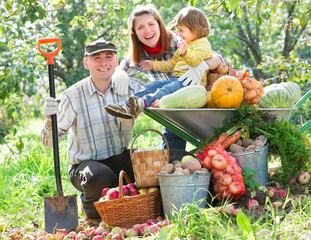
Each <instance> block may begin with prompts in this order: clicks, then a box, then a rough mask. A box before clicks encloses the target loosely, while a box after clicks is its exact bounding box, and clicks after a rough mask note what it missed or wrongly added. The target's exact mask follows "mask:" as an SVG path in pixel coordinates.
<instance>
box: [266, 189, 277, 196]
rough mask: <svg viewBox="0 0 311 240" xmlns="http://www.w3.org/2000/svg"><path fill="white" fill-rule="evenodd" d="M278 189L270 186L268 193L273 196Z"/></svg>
mask: <svg viewBox="0 0 311 240" xmlns="http://www.w3.org/2000/svg"><path fill="white" fill-rule="evenodd" d="M276 192H277V190H276V189H275V188H274V187H268V191H267V194H268V196H269V197H270V198H272V197H273V196H274V195H275V194H276Z"/></svg>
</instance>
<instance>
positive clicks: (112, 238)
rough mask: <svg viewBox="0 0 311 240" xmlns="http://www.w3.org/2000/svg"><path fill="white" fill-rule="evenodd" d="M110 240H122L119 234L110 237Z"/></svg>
mask: <svg viewBox="0 0 311 240" xmlns="http://www.w3.org/2000/svg"><path fill="white" fill-rule="evenodd" d="M109 239H110V238H109ZM111 240H123V237H122V235H121V233H115V234H113V235H112V237H111Z"/></svg>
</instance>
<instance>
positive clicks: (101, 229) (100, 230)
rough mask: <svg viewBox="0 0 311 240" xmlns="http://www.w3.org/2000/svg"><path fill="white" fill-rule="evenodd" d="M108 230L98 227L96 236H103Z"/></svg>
mask: <svg viewBox="0 0 311 240" xmlns="http://www.w3.org/2000/svg"><path fill="white" fill-rule="evenodd" d="M105 231H106V230H105V229H104V228H102V227H98V228H96V230H95V236H98V235H101V234H102V233H103V232H105Z"/></svg>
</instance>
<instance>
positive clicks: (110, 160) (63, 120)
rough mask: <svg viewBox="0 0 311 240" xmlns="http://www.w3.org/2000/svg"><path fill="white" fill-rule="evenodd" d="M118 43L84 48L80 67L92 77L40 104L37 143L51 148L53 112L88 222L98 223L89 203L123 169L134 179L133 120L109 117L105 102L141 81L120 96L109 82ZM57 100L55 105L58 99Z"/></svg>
mask: <svg viewBox="0 0 311 240" xmlns="http://www.w3.org/2000/svg"><path fill="white" fill-rule="evenodd" d="M116 53H117V50H116V46H115V45H114V44H113V43H111V42H108V41H105V40H97V41H94V42H91V43H89V44H87V45H86V46H85V58H84V66H85V68H86V69H88V70H89V72H90V76H89V77H87V78H85V79H83V80H81V81H79V82H77V83H76V84H74V85H73V86H71V87H69V88H68V89H67V90H65V91H64V92H63V93H62V94H61V95H60V97H59V100H60V102H59V101H57V100H56V99H54V98H51V97H48V98H47V99H46V101H45V104H44V106H43V114H44V115H45V117H46V122H45V124H44V126H43V129H42V132H41V141H42V143H43V144H44V145H45V146H47V147H52V146H53V141H52V131H51V126H52V123H51V115H53V114H57V123H58V133H59V139H62V138H63V137H64V136H66V135H68V147H67V150H68V153H67V155H68V159H69V161H70V168H69V178H70V181H71V183H72V184H73V186H74V187H75V188H76V189H78V190H79V191H80V192H82V194H81V201H82V207H83V212H84V214H85V215H86V221H87V222H91V223H95V224H96V223H98V222H100V216H99V214H98V212H97V210H96V208H95V207H94V205H93V203H94V202H96V201H97V200H99V198H100V197H101V192H102V189H103V188H105V187H110V188H111V187H116V186H117V185H118V176H119V172H120V171H121V170H125V171H126V173H127V174H128V175H129V177H130V178H131V180H132V181H133V182H134V174H133V169H132V164H131V159H130V152H129V150H128V149H127V147H128V145H129V142H130V140H131V136H132V131H133V125H134V121H135V120H125V121H124V120H120V119H117V118H115V117H113V116H111V115H109V114H108V113H107V112H106V110H105V106H106V105H107V104H116V103H118V102H123V101H125V100H126V99H127V98H128V97H129V96H131V95H133V93H134V92H135V91H137V90H138V89H140V88H141V87H142V85H143V83H141V82H140V81H138V80H135V79H131V84H130V86H129V87H128V91H127V94H126V95H124V96H119V95H118V94H117V93H116V91H115V86H114V83H113V82H112V77H113V74H114V73H115V69H116V67H117V65H118V57H117V55H116ZM58 102H59V103H58Z"/></svg>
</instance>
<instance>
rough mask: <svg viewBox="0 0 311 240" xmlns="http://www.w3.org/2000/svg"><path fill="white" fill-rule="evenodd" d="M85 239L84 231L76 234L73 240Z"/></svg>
mask: <svg viewBox="0 0 311 240" xmlns="http://www.w3.org/2000/svg"><path fill="white" fill-rule="evenodd" d="M86 237H87V233H86V232H85V231H81V232H78V234H77V236H76V238H75V240H82V239H84V238H86Z"/></svg>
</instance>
